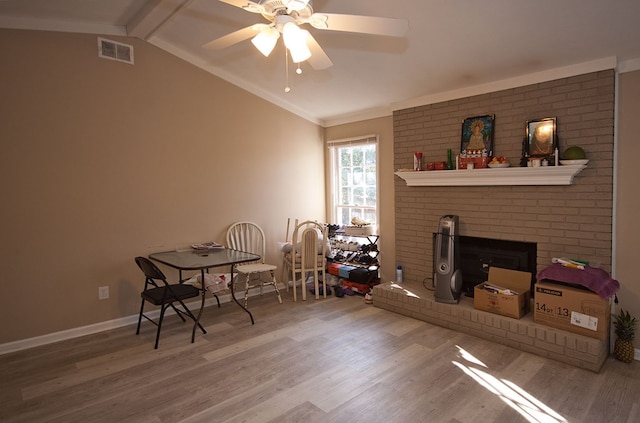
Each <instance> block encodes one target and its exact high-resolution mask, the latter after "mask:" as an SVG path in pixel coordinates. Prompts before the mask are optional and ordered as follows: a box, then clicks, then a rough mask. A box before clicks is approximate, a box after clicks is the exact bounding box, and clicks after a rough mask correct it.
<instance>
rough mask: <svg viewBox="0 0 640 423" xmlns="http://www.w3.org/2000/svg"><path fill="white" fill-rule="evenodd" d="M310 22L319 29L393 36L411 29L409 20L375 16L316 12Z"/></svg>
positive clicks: (401, 34) (398, 35) (400, 35)
mask: <svg viewBox="0 0 640 423" xmlns="http://www.w3.org/2000/svg"><path fill="white" fill-rule="evenodd" d="M309 23H310V24H311V26H313V27H314V28H317V29H326V30H330V31H346V32H360V33H363V34H374V35H387V36H391V37H402V36H404V35H405V34H406V33H407V31H409V22H408V21H407V20H406V19H393V18H378V17H375V16H359V15H341V14H336V13H314V14H313V15H311V16H310V17H309Z"/></svg>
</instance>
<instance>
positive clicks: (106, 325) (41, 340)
mask: <svg viewBox="0 0 640 423" xmlns="http://www.w3.org/2000/svg"><path fill="white" fill-rule="evenodd" d="M278 285H279V286H278V288H281V289H285V287H284V286H282V287H281V285H282V284H278ZM273 290H274V289H273V287H272V286H266V287H264V290H263V292H264V293H267V292H273ZM238 294H239V295H236V298H238V300H239V301H241V300H242V298H244V296H243V295H244V294H243V293H242V292H240V293H238ZM256 295H260V291H259V290H258V289H254V290H252V291H249V297H253V296H256ZM218 298H220V304H224V303H228V302H230V301H232V299H231V294H230V293H229V294H223V295H219V296H218ZM216 304H217V303H216V300H215V298H207V300H205V304H204V306H205V307H209V306H213V305H216ZM187 305H188V306H189V308H192V309H193V308H194V306H195V308H198V307H200V302H199V301H194V302H190V303H187ZM145 314H146V315H148V316H149V317H152V318H157V317H158V316H159V315H160V310H159V309H158V310H153V311H150V312H149V313H146V312H145ZM169 314H175V312H174V311H173V310H172V309H168V310H167V315H169ZM136 324H138V314H135V315H131V316H126V317H121V318H119V319H114V320H108V321H106V322H100V323H96V324H93V325H88V326H81V327H78V328H73V329H67V330H63V331H60V332H53V333H48V334H46V335H41V336H36V337H33V338H28V339H21V340H18V341H13V342H7V343H4V344H0V355H2V354H8V353H11V352H15V351H21V350H26V349H28V348H33V347H38V346H40V345H46V344H51V343H54V342H59V341H64V340H67V339H73V338H77V337H80V336H85V335H91V334H93V333H98V332H102V331H105V330H111V329H117V328H121V327H123V326H129V325H136ZM637 353H638V351H636V355H637Z"/></svg>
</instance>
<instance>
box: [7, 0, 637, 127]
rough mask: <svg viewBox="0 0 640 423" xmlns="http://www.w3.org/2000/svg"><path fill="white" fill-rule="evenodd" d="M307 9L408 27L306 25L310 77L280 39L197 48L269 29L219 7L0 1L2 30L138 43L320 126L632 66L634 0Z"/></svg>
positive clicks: (213, 2)
mask: <svg viewBox="0 0 640 423" xmlns="http://www.w3.org/2000/svg"><path fill="white" fill-rule="evenodd" d="M229 1H231V0H229ZM234 1H236V2H240V3H241V0H234ZM232 2H233V1H232ZM255 2H260V0H255ZM312 7H313V11H314V12H324V13H337V14H350V15H365V16H379V17H388V18H399V19H405V20H407V21H408V26H409V31H408V33H407V34H406V35H405V36H402V37H389V36H380V35H366V34H360V33H353V32H344V31H327V30H318V29H315V28H313V27H311V26H309V25H307V24H305V25H303V27H304V28H305V29H308V30H309V31H310V33H311V34H312V35H313V37H314V38H315V39H316V40H317V42H318V43H319V44H320V46H322V48H323V49H324V51H325V52H326V54H327V55H328V57H329V58H330V59H331V61H332V62H333V66H331V67H329V68H327V69H321V70H315V69H313V68H312V67H310V66H309V65H308V64H307V63H306V62H303V63H302V65H301V68H302V74H300V75H298V74H296V72H295V68H296V66H295V65H293V64H290V65H289V70H288V72H287V71H286V66H285V62H286V59H285V51H284V47H283V44H282V41H279V42H278V44H277V46H276V48H275V50H274V51H273V53H272V54H271V55H270V56H269V57H264V56H263V55H262V54H260V53H259V52H258V51H257V50H256V49H255V47H254V46H253V45H252V44H251V42H250V40H248V39H246V40H244V41H241V42H239V43H236V44H234V45H231V46H229V47H227V48H224V49H220V50H212V49H207V48H204V47H203V45H204V44H206V43H207V42H209V41H211V40H214V39H216V38H219V37H221V36H224V35H226V34H229V33H232V32H234V31H236V30H239V29H241V28H245V27H247V26H250V25H252V24H255V23H268V21H267V20H265V18H264V17H262V16H261V15H260V14H256V13H250V12H248V11H246V10H243V9H241V8H240V7H235V6H233V5H231V4H229V3H227V2H222V1H219V0H0V28H19V29H35V30H50V31H67V32H83V33H94V34H100V35H120V36H122V35H124V36H131V37H137V38H141V39H144V40H146V41H147V42H149V43H151V44H153V45H155V46H157V47H159V48H162V49H164V50H166V51H168V52H170V53H171V54H174V55H176V56H178V57H181V58H182V59H184V60H186V61H189V62H191V63H193V64H194V65H196V66H199V67H201V68H203V69H205V70H207V71H209V72H211V73H212V74H214V75H217V76H219V77H221V78H223V79H225V80H227V81H229V82H231V83H233V84H236V85H237V86H239V87H242V88H243V89H246V90H248V91H250V92H252V93H254V94H256V95H258V96H261V97H263V98H265V99H267V100H269V101H271V102H273V103H274V104H277V105H279V106H281V107H283V108H285V109H287V110H290V111H292V112H294V113H296V114H298V115H300V116H302V117H305V118H307V119H309V120H312V121H314V122H317V123H319V124H321V125H325V126H327V125H332V124H336V123H342V122H347V121H350V120H356V119H362V118H367V117H376V116H380V115H384V114H389V113H390V111H391V110H394V109H398V108H404V107H410V106H413V105H418V104H425V103H426V102H429V101H435V100H438V99H440V98H442V99H446V97H451V96H454V95H455V93H462V92H466V93H474V92H479V91H482V90H483V87H485V88H486V87H498V86H501V85H500V84H502V86H504V84H505V81H508V83H511V84H514V86H517V85H516V84H518V82H519V81H527V80H530V79H531V78H541V79H542V80H543V79H544V78H545V77H548V78H552V77H553V76H554V75H558V76H562V75H563V74H566V75H570V74H578V73H581V72H582V71H585V72H589V71H595V70H601V69H610V68H611V67H618V68H621V67H622V68H623V67H625V66H626V67H637V68H640V65H638V62H639V61H640V25H639V24H638V20H639V19H640V1H638V0H537V1H531V0H483V1H474V0H440V1H436V0H393V1H388V2H384V1H374V0H349V1H344V0H314V1H313V2H312ZM158 71H159V72H161V71H162V70H161V69H159V70H158ZM287 85H288V86H290V88H291V90H290V91H289V92H285V87H286V86H287Z"/></svg>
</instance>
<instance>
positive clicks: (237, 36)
mask: <svg viewBox="0 0 640 423" xmlns="http://www.w3.org/2000/svg"><path fill="white" fill-rule="evenodd" d="M268 26H269V25H266V24H255V25H251V26H248V27H246V28H242V29H239V30H237V31H235V32H232V33H230V34H227V35H224V36H222V37H220V38H216V39H215V40H213V41H209V42H208V43H206V44H205V45H203V46H202V47H204V48H208V49H212V50H221V49H223V48H227V47H229V46H232V45H234V44H237V43H239V42H241V41H244V40H248V39H249V38H252V37H253V36H255V35H257V34H258V32H259V31H260V30H261V29H262V28H264V27H268Z"/></svg>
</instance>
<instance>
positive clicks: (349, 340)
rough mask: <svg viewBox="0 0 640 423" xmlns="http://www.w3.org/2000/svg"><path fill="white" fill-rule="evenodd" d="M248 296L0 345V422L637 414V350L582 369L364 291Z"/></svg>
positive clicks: (529, 418)
mask: <svg viewBox="0 0 640 423" xmlns="http://www.w3.org/2000/svg"><path fill="white" fill-rule="evenodd" d="M283 301H284V304H278V302H277V300H276V297H275V294H265V296H264V297H254V298H251V299H250V300H249V307H250V309H251V310H252V312H253V314H254V317H255V318H256V324H255V325H254V326H252V325H251V324H250V323H249V319H248V316H247V315H246V314H245V313H243V312H242V311H240V309H239V308H238V307H237V306H236V305H235V304H229V303H226V304H223V305H222V308H221V309H217V308H215V307H210V308H207V309H206V310H205V315H204V318H203V323H204V325H205V327H206V329H207V331H208V334H207V335H202V334H199V335H198V336H197V337H196V342H195V344H191V343H190V342H189V341H190V336H191V330H190V328H191V327H190V325H188V324H183V323H182V322H180V321H179V320H178V318H177V317H176V316H175V315H173V316H169V317H168V318H167V320H166V327H165V328H163V334H162V337H161V339H160V347H159V349H158V350H154V349H153V340H154V335H155V331H154V329H155V327H154V326H153V325H151V324H150V323H148V322H147V323H143V327H142V331H141V332H142V333H141V334H140V335H139V336H136V335H135V327H133V326H130V327H125V328H121V329H116V330H112V331H108V332H103V333H99V334H95V335H90V336H86V337H82V338H78V339H73V340H69V341H64V342H59V343H56V344H51V345H46V346H42V347H38V348H33V349H30V350H25V351H20V352H15V353H10V354H5V355H3V356H0V370H1V372H2V376H1V379H2V380H1V382H0V383H1V385H0V394H1V399H0V421H2V422H12V423H19V422H145V423H147V422H184V423H187V422H188V423H195V422H274V423H275V422H278V423H280V422H340V423H344V422H368V423H371V422H393V423H396V422H412V423H413V422H449V423H458V422H460V423H462V422H470V423H479V422H509V423H512V422H624V423H632V422H639V421H640V395H639V394H640V363H639V362H637V361H634V362H633V363H631V364H624V363H620V362H617V361H615V360H614V359H612V358H610V359H608V360H607V362H606V363H605V365H604V366H603V369H602V371H601V372H600V373H598V374H596V373H593V372H590V371H587V370H581V369H578V368H574V367H571V366H568V365H565V364H562V363H558V362H555V361H551V360H547V359H544V358H541V357H539V356H535V355H531V354H528V353H524V352H520V351H517V350H514V349H512V348H509V347H506V346H502V345H495V344H492V343H490V342H488V341H484V340H482V339H479V338H475V337H472V336H468V335H464V334H460V333H458V332H455V331H451V330H448V329H444V328H441V327H438V326H433V325H430V324H429V323H425V322H422V321H418V320H414V319H411V318H409V317H404V316H400V315H398V314H395V313H392V312H388V311H385V310H381V309H378V308H375V307H374V306H371V305H367V304H364V302H363V300H362V297H360V296H354V297H344V298H336V297H331V298H327V299H326V300H318V301H316V300H313V299H311V300H309V301H307V302H297V303H293V301H292V299H291V297H290V295H288V294H287V293H286V292H283Z"/></svg>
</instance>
